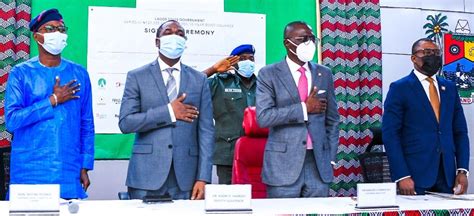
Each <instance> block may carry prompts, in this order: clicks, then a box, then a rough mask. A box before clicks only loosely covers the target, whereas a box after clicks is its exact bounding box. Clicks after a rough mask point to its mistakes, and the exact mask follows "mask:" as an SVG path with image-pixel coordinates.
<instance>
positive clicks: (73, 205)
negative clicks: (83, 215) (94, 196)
mask: <svg viewBox="0 0 474 216" xmlns="http://www.w3.org/2000/svg"><path fill="white" fill-rule="evenodd" d="M67 210H68V211H69V213H71V214H76V213H77V212H78V211H79V204H77V203H75V202H72V201H70V202H68V203H67Z"/></svg>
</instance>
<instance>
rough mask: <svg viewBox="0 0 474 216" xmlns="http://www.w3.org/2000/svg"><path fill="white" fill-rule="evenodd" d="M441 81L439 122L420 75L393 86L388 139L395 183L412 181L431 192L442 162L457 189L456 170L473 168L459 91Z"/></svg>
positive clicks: (385, 126) (386, 122)
mask: <svg viewBox="0 0 474 216" xmlns="http://www.w3.org/2000/svg"><path fill="white" fill-rule="evenodd" d="M437 80H438V89H439V94H440V99H441V100H440V102H441V104H440V122H439V123H438V122H437V120H436V117H435V114H434V112H433V109H432V107H431V104H430V101H429V99H428V97H427V96H426V93H425V91H424V90H423V86H422V85H421V83H420V81H419V80H418V78H417V77H416V75H415V74H414V72H411V73H410V75H408V76H406V77H404V78H402V79H400V80H398V81H396V82H393V83H392V84H391V85H390V89H389V91H388V94H387V98H386V99H385V104H384V115H383V124H382V136H383V141H384V145H385V149H386V152H387V155H388V161H389V164H390V169H391V174H392V180H394V181H395V180H398V179H400V178H402V177H405V176H411V177H412V179H413V180H414V182H415V186H416V187H423V188H429V187H431V186H433V185H434V184H435V181H436V178H437V175H438V170H439V166H440V161H442V163H443V167H444V170H445V173H446V181H447V183H448V186H450V187H451V186H453V184H454V179H455V176H456V169H457V168H464V169H469V139H468V135H467V125H466V119H465V118H464V112H463V108H462V106H461V103H460V99H459V95H458V92H457V89H456V86H455V85H454V83H452V82H450V81H447V80H445V79H443V78H441V77H437ZM441 159H442V160H441Z"/></svg>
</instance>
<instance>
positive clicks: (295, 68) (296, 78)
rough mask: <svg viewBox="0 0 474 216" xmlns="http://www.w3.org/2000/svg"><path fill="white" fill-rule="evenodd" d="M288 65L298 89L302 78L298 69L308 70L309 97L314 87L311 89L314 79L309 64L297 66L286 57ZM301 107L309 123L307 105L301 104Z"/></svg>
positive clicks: (306, 73)
mask: <svg viewBox="0 0 474 216" xmlns="http://www.w3.org/2000/svg"><path fill="white" fill-rule="evenodd" d="M286 63H287V64H288V67H289V68H290V72H291V76H293V80H294V81H295V84H296V87H298V82H299V80H300V77H301V72H299V71H298V69H300V67H303V68H304V69H306V71H305V75H306V78H307V80H308V95H309V93H310V92H311V90H312V87H311V80H312V79H311V71H310V70H309V67H308V62H306V63H304V65H303V66H300V65H298V64H296V63H295V62H294V61H292V60H291V59H290V58H288V56H286ZM298 96H299V93H298ZM301 106H302V107H303V115H304V120H305V121H308V111H307V109H306V103H305V102H301Z"/></svg>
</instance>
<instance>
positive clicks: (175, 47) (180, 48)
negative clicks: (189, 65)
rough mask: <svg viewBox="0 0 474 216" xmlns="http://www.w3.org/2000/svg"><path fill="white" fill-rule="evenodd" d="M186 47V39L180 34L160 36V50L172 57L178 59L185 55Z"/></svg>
mask: <svg viewBox="0 0 474 216" xmlns="http://www.w3.org/2000/svg"><path fill="white" fill-rule="evenodd" d="M185 48H186V39H185V38H184V37H181V36H179V35H175V34H172V35H165V36H161V37H160V49H159V52H160V53H161V54H163V55H164V56H166V57H168V58H170V59H177V58H179V57H181V55H183V52H184V49H185Z"/></svg>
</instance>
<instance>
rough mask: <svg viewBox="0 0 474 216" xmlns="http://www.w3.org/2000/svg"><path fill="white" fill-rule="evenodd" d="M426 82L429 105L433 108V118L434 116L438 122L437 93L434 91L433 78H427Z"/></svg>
mask: <svg viewBox="0 0 474 216" xmlns="http://www.w3.org/2000/svg"><path fill="white" fill-rule="evenodd" d="M426 80H428V82H430V87H429V89H430V91H429V92H430V103H431V107H433V111H434V113H435V116H436V120H437V121H438V122H439V97H438V91H437V90H436V87H435V85H434V83H433V81H434V80H433V78H431V77H427V78H426Z"/></svg>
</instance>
